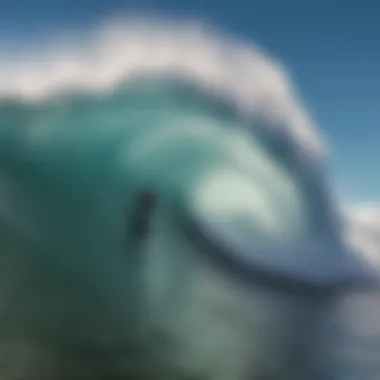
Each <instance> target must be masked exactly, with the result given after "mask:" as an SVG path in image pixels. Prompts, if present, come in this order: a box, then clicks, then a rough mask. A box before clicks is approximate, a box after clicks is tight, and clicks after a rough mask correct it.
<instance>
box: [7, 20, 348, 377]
mask: <svg viewBox="0 0 380 380" xmlns="http://www.w3.org/2000/svg"><path fill="white" fill-rule="evenodd" d="M0 98H1V101H0V121H1V126H0V169H1V183H0V191H1V193H0V195H1V198H0V222H2V224H1V225H0V226H2V227H1V228H2V229H0V233H2V234H3V237H2V239H3V240H2V241H1V242H2V244H5V243H4V242H6V244H14V243H15V241H14V240H15V239H13V240H12V239H11V242H9V239H10V238H9V236H12V235H10V234H9V233H8V232H9V231H8V230H9V229H10V230H12V228H13V230H14V231H17V233H18V235H19V236H22V237H23V238H24V240H26V241H28V242H29V244H30V245H31V246H34V244H37V247H43V248H44V250H42V252H43V254H42V255H41V256H38V260H37V261H38V263H39V264H41V265H39V266H38V268H36V267H35V265H34V266H33V265H32V264H33V260H32V258H34V257H35V256H30V257H29V256H28V255H25V256H22V255H23V252H24V253H25V252H26V251H28V249H27V248H25V247H24V251H23V250H22V249H21V251H20V252H21V253H20V255H21V256H17V260H18V261H17V260H10V262H8V261H7V262H4V266H3V267H6V268H9V267H11V268H12V270H16V271H17V270H21V269H22V273H23V274H24V276H30V278H29V277H28V281H29V280H30V283H28V281H26V285H25V283H24V282H22V284H23V286H24V288H23V289H24V291H26V290H28V292H29V295H30V296H29V298H30V301H31V302H34V304H33V308H30V309H25V307H23V305H20V303H18V302H17V300H16V301H14V299H13V298H12V297H11V296H10V294H11V293H10V294H5V299H6V300H7V301H6V302H9V304H7V305H8V306H9V305H10V306H11V308H10V309H9V310H13V311H14V312H15V314H17V315H18V316H19V317H18V318H15V319H14V320H11V322H12V323H10V325H12V326H13V328H15V327H14V326H16V327H17V328H19V327H20V326H22V328H23V329H26V331H28V332H29V333H30V334H32V336H39V337H40V336H43V337H45V338H46V335H49V334H52V335H51V336H54V337H55V338H57V339H58V338H59V339H63V338H62V335H63V334H62V331H61V327H60V326H61V325H60V323H58V322H57V321H59V322H61V319H60V318H63V316H64V315H66V316H67V315H68V317H70V318H74V317H75V316H78V315H80V316H81V318H82V319H80V320H79V321H78V322H77V325H76V326H75V329H74V330H73V331H69V332H68V331H65V333H66V335H67V336H65V338H67V339H69V338H71V339H74V340H75V339H78V337H77V336H75V333H77V334H78V336H79V337H81V338H83V339H84V340H85V341H86V339H87V340H88V339H90V340H91V339H94V340H97V343H99V341H101V342H102V343H103V344H105V345H106V344H109V342H111V345H112V344H114V345H116V343H119V342H120V340H123V339H124V338H125V335H123V334H121V331H122V332H123V333H124V334H126V333H129V334H130V333H131V331H130V330H128V332H126V331H125V328H124V326H125V319H124V318H125V317H126V315H128V314H130V310H131V304H130V303H128V302H132V301H133V302H135V301H136V300H131V298H133V297H131V296H130V293H131V290H130V289H127V290H126V283H127V282H128V281H126V278H129V277H130V278H136V276H134V275H133V274H134V273H133V271H131V272H128V274H131V276H129V275H126V268H125V261H124V260H125V255H124V253H125V246H124V244H125V236H124V233H125V228H126V226H125V219H126V213H127V214H128V212H130V210H131V203H133V199H134V198H133V197H134V195H133V194H134V191H136V188H138V185H141V184H144V185H146V184H147V183H148V184H149V186H151V185H152V184H153V186H156V190H157V192H158V194H159V196H160V197H161V198H162V199H163V200H164V202H165V201H167V198H170V194H172V193H171V191H173V188H175V189H180V190H181V192H180V191H178V193H176V195H177V196H178V197H180V199H181V200H182V208H183V209H186V210H185V211H189V212H187V213H185V214H186V217H188V218H192V220H195V222H196V223H197V224H198V225H199V226H201V227H203V228H204V232H205V235H207V237H208V239H209V240H213V241H214V242H217V243H219V245H218V244H216V246H218V247H219V248H220V247H221V246H227V247H228V248H230V252H233V253H234V254H235V256H236V257H237V260H238V261H241V262H243V264H244V265H245V266H247V267H248V266H252V265H254V264H255V263H256V264H257V263H259V264H263V266H264V268H265V269H266V270H270V269H271V270H275V272H276V271H277V272H281V274H284V273H285V274H287V275H290V276H293V277H296V278H297V279H300V278H301V279H302V280H310V279H311V280H313V281H312V283H313V286H314V285H321V284H325V283H326V282H331V281H332V282H333V283H335V281H338V280H341V279H342V277H345V276H348V275H352V276H353V277H354V276H355V270H354V269H353V268H352V266H351V267H350V265H348V264H347V267H346V265H345V261H350V260H349V258H348V254H347V252H346V249H347V251H348V250H349V248H348V247H349V245H350V243H349V244H347V245H346V242H345V241H344V236H343V235H344V229H343V224H342V223H343V222H342V220H343V219H342V218H341V215H339V213H338V211H337V210H338V208H339V207H338V204H337V202H336V199H335V198H334V194H333V190H332V189H330V183H329V182H330V181H329V178H328V176H327V173H326V172H325V166H326V157H325V149H324V144H323V142H322V140H321V138H320V136H319V134H318V133H317V132H316V130H315V129H314V126H313V123H312V122H311V119H310V117H309V115H308V112H307V111H306V109H305V108H304V107H303V105H302V102H301V100H300V98H299V96H298V95H297V92H296V91H295V89H294V86H293V85H292V83H291V80H290V78H289V76H288V74H287V72H286V70H285V69H284V68H283V67H282V65H281V64H280V63H279V62H277V61H275V60H274V59H273V58H271V57H268V56H267V55H266V54H264V53H263V52H262V51H261V50H260V49H258V48H257V47H255V46H251V45H249V44H245V43H241V42H239V41H238V40H236V39H234V38H232V37H230V36H227V35H225V34H223V33H221V32H218V31H215V30H214V29H211V28H208V27H206V26H204V25H202V24H199V23H194V22H183V21H181V22H178V21H173V20H171V21H170V20H164V21H163V20H160V21H157V20H145V21H144V20H139V21H131V20H127V21H126V20H123V21H118V22H114V21H112V22H110V23H105V24H104V25H103V26H102V27H100V28H98V29H95V30H93V31H91V32H86V33H83V34H78V35H75V36H74V37H73V38H71V39H70V38H64V39H63V42H62V41H60V42H59V43H54V44H52V45H50V46H44V47H39V48H37V47H36V48H35V49H32V50H31V51H28V52H25V53H20V54H19V57H18V61H17V62H16V63H14V62H12V63H10V62H9V60H8V59H7V58H6V57H4V56H1V55H0ZM176 164H178V167H177V166H176ZM128 181H129V182H128ZM168 194H169V195H168ZM181 197H182V198H181ZM169 204H170V205H171V207H174V206H172V204H171V203H170V202H169ZM167 207H168V210H169V211H170V212H173V214H170V215H172V216H173V215H176V217H177V218H178V219H177V222H176V223H173V220H171V221H169V222H168V221H167V219H170V218H168V217H166V218H165V217H163V216H162V215H161V214H160V217H162V218H163V220H164V221H163V222H162V224H158V227H157V228H158V230H159V231H160V232H161V234H159V233H158V232H156V231H155V230H154V231H153V234H152V235H153V236H152V238H151V240H149V246H148V248H147V249H148V251H149V252H148V253H149V255H148V259H147V260H148V264H150V266H149V268H148V269H147V273H150V274H151V275H150V276H149V275H148V274H147V275H146V276H147V277H142V278H144V279H145V281H146V283H144V287H143V289H144V292H148V293H149V296H150V297H151V299H150V301H149V302H151V304H150V303H149V302H148V301H146V302H147V305H148V304H149V306H147V305H146V307H149V308H151V309H149V310H152V313H153V311H154V313H153V314H154V316H155V317H156V320H154V323H153V324H152V326H153V327H154V326H158V327H159V328H161V330H164V333H165V334H166V333H168V336H169V338H170V339H172V340H171V342H170V345H169V346H170V347H166V348H165V347H160V345H161V343H163V342H162V341H158V343H157V342H156V343H157V344H158V346H159V347H158V349H157V351H158V352H160V350H161V351H162V352H163V353H164V354H167V356H168V357H169V359H168V358H167V357H166V358H165V360H169V361H171V364H173V361H174V362H175V361H177V362H178V363H177V364H178V366H180V367H181V370H182V371H184V372H185V373H186V371H190V372H191V371H193V372H194V371H195V370H197V371H198V370H199V371H201V372H202V371H205V372H204V373H208V377H207V380H211V379H219V380H222V379H231V378H234V379H240V378H241V379H244V378H245V377H244V376H245V375H243V374H241V373H240V372H239V371H242V368H244V371H245V370H246V369H247V368H246V367H247V366H250V365H251V360H253V359H252V357H253V356H255V355H256V356H255V358H261V359H260V360H259V359H257V363H256V364H257V369H253V368H250V370H255V371H258V372H259V370H260V371H261V370H262V371H263V373H266V372H268V371H269V372H268V373H270V372H271V371H276V369H274V367H275V366H276V365H277V364H278V363H276V365H272V364H271V363H270V361H272V362H275V360H274V359H276V358H277V359H278V358H280V359H279V363H281V360H282V359H283V358H281V355H283V352H284V351H286V349H285V350H284V351H281V352H277V351H276V350H282V349H283V348H284V346H281V345H280V344H276V342H277V339H278V338H279V337H281V339H282V341H281V342H282V343H281V344H284V341H286V339H287V338H286V336H285V335H286V334H287V332H286V331H289V326H293V328H294V320H295V319H292V316H294V315H296V314H297V313H298V311H299V308H298V306H299V304H300V303H302V302H301V301H299V300H297V301H294V299H292V297H291V296H289V297H285V298H281V297H279V296H278V295H276V296H273V294H270V292H268V291H267V292H265V291H261V290H258V291H257V292H256V290H255V291H248V290H247V288H245V287H244V286H242V285H241V284H240V281H236V283H232V284H231V280H230V278H229V277H228V276H227V277H225V275H224V274H223V275H222V274H221V273H222V272H221V271H220V272H218V271H217V270H216V269H215V268H212V269H210V267H209V266H207V265H206V264H205V261H204V260H200V262H201V263H202V265H201V264H200V262H199V261H198V260H199V256H202V255H199V254H198V256H197V257H198V259H195V258H194V256H196V254H195V253H194V252H195V251H197V250H196V249H195V248H194V246H193V244H192V242H191V239H189V240H186V237H184V236H183V234H181V230H180V227H181V223H180V222H179V221H180V220H181V217H183V215H182V214H181V215H182V216H181V217H180V216H178V215H177V214H175V213H174V211H173V210H172V209H171V208H170V207H169V206H167ZM128 215H129V214H128ZM172 219H175V218H174V217H173V218H172ZM128 220H129V219H128ZM220 220H222V221H224V223H219V221H220ZM165 223H167V224H165ZM4 226H5V228H4ZM169 227H170V228H169ZM160 228H161V229H160ZM165 228H166V232H165ZM14 231H13V232H14ZM168 231H170V233H168ZM165 233H166V235H165ZM341 235H342V236H341ZM4 236H5V237H4ZM121 236H122V238H121ZM162 236H164V237H162ZM63 237H65V238H67V237H69V239H63ZM253 237H254V238H253ZM5 238H8V241H7V240H6V239H5ZM184 239H185V240H184ZM127 240H128V239H127ZM58 242H60V243H62V248H59V247H60V244H58ZM220 243H222V244H220ZM11 246H12V245H11ZM157 247H163V248H162V249H158V248H157ZM169 247H172V249H169ZM268 247H269V249H268ZM172 251H173V252H174V253H175V254H172ZM18 252H19V251H18ZM46 253H47V254H46ZM105 253H106V254H105ZM153 253H154V254H155V255H153ZM157 255H158V258H159V260H158V259H157ZM129 256H132V255H129ZM41 257H42V258H41ZM236 257H235V258H236ZM26 258H27V259H26ZM128 259H129V260H132V261H133V260H134V259H135V257H132V258H131V257H129V258H128ZM149 260H150V261H149ZM157 260H158V261H157ZM24 262H27V263H29V264H30V265H31V267H30V268H32V269H30V270H29V269H28V270H25V268H24V266H23V265H20V263H21V264H22V263H24ZM129 264H130V263H129ZM17 265H19V266H18V267H17ZM20 268H21V269H20ZM348 268H349V270H350V271H351V272H350V271H349V270H348ZM45 270H46V273H48V274H49V276H50V277H49V281H50V282H48V286H46V285H47V284H46V283H45V284H43V285H45V287H44V289H45V288H46V289H47V290H46V291H47V293H44V292H41V288H37V289H34V288H33V286H30V284H32V285H33V281H34V280H35V279H36V278H37V277H38V279H41V281H42V279H43V278H44V277H43V276H42V275H41V273H42V274H43V275H44V274H46V273H45V272H44V271H45ZM129 270H131V269H130V268H129ZM149 271H153V272H149ZM144 273H145V272H144ZM179 273H180V276H181V278H179V277H178V274H179ZM54 274H55V275H54ZM163 274H164V275H165V276H163ZM40 275H41V276H40ZM70 276H71V280H70V281H72V282H73V283H74V284H76V285H77V286H78V287H79V289H80V290H81V292H73V291H72V290H71V294H69V295H68V296H67V294H66V295H65V296H66V298H64V299H65V302H67V304H66V306H67V307H66V309H65V312H63V310H62V309H61V308H58V309H55V308H54V305H56V303H53V307H50V306H49V305H48V304H47V302H46V300H47V299H49V300H51V298H49V297H52V295H54V294H56V293H54V292H53V290H55V291H57V289H58V290H59V291H61V292H62V287H61V283H60V282H59V281H60V279H62V278H63V279H65V280H66V281H68V278H69V277H70ZM1 281H3V284H2V285H3V286H2V288H4V289H9V283H12V281H11V280H10V279H9V277H6V276H2V277H1ZM23 281H24V280H23ZM70 281H69V283H71V282H70ZM37 282H38V281H37ZM28 284H29V287H28ZM128 284H129V285H131V284H130V283H128ZM182 284H186V286H189V288H187V287H186V286H182ZM237 284H239V285H237ZM40 285H41V284H40ZM140 285H141V284H140ZM201 285H202V286H201ZM20 286H21V285H20ZM134 286H135V287H132V288H131V289H134V290H136V292H137V293H136V294H139V295H141V294H143V295H144V296H146V294H145V293H141V292H142V290H141V288H139V287H137V288H136V286H138V285H136V284H134ZM21 287H22V286H21ZM49 291H51V292H52V293H49ZM74 293H75V294H74ZM12 294H13V293H12ZM41 294H43V295H44V296H46V298H44V297H43V296H41ZM89 294H90V295H89ZM81 297H82V298H83V297H84V298H85V299H87V300H88V301H89V302H88V303H83V302H81V299H82V298H81ZM86 297H87V298H86ZM171 297H174V298H175V297H179V298H175V300H173V299H172V298H171ZM134 298H138V297H134ZM142 298H143V297H142ZM280 298H281V299H280ZM126 299H128V302H127V301H126ZM143 301H144V302H145V300H143ZM70 302H72V304H70ZM176 302H179V303H180V304H181V305H182V306H181V308H180V309H181V310H178V308H177V309H176V308H175V307H174V306H175V305H174V303H176ZM137 303H138V302H137ZM73 305H75V307H76V308H77V309H74V308H73V307H72V306H73ZM37 306H38V307H37ZM48 306H49V307H48ZM56 306H57V305H56ZM174 309H175V310H174ZM36 310H46V312H49V313H51V314H48V316H49V318H51V321H54V322H55V323H52V325H51V328H48V327H47V326H46V324H45V323H43V322H44V320H43V318H42V315H41V314H38V312H37V311H36ZM110 310H112V313H111V312H110ZM218 310H225V311H226V313H219V312H218ZM21 311H23V312H21ZM59 311H61V312H62V314H59ZM33 313H37V314H33ZM65 313H68V314H65ZM178 313H179V314H178ZM145 314H149V313H147V312H146V313H145ZM220 314H222V315H220ZM297 315H298V314H297ZM140 316H141V315H140ZM278 316H281V318H278ZM44 318H47V317H46V316H44ZM145 318H146V316H145V315H144V316H141V319H142V320H144V321H145ZM150 318H152V317H150ZM280 319H281V321H280ZM189 320H190V322H191V323H190V322H189ZM31 321H33V323H31ZM192 321H195V322H194V324H192ZM251 321H255V323H256V324H255V323H253V324H252V323H251ZM253 325H254V326H253ZM57 326H59V328H58V329H57ZM152 326H150V327H152ZM273 326H275V328H273ZM49 327H50V326H49ZM94 331H96V333H94ZM263 331H265V332H267V333H268V334H269V333H271V335H270V339H269V338H268V337H269V335H268V336H265V337H264V340H263V336H262V335H261V334H262V332H263ZM74 332H75V333H74ZM205 332H206V333H205ZM255 334H257V335H255ZM94 335H95V337H94ZM296 335H297V334H296V333H294V334H293V335H292V337H295V336H296ZM205 336H207V338H209V339H208V340H207V342H206V341H205V340H204V337H205ZM255 337H259V338H260V339H261V340H260V339H259V338H257V341H258V342H259V343H260V342H264V341H265V344H264V346H265V347H264V346H260V344H259V345H257V346H256V347H252V344H253V343H252V340H253V341H254V343H255V342H256V340H255V339H253V338H255ZM284 337H285V338H284ZM156 338H157V337H156ZM51 339H52V338H51ZM230 339H231V340H233V341H234V343H236V344H237V346H236V347H237V348H236V349H237V352H239V354H241V355H240V356H241V357H237V356H239V355H233V352H232V351H231V349H230V347H229V344H227V341H229V340H230ZM279 339H280V338H279ZM290 340H291V339H290ZM104 342H106V343H104ZM185 343H186V344H185ZM288 343H289V342H285V346H286V345H287V344H288ZM176 344H177V346H176ZM289 344H290V343H289ZM254 345H255V344H253V346H254ZM259 346H260V347H259ZM173 347H175V350H174V349H173ZM231 347H232V346H231ZM281 347H282V348H281ZM156 348H157V347H156ZM250 350H253V351H252V352H254V353H255V355H252V356H250V357H249V358H247V357H246V356H247V355H248V353H250V352H251V351H250ZM276 352H277V353H276ZM155 354H156V353H155ZM268 358H271V360H269V359H268ZM174 359H175V360H174ZM272 359H273V360H272ZM240 360H242V361H243V363H240ZM255 360H256V359H255ZM215 363H222V364H221V365H220V368H222V369H223V371H222V372H218V371H219V370H220V368H219V369H216V370H215V368H213V365H214V364H215ZM211 367H212V368H211ZM213 370H215V371H216V372H215V373H214V372H212V371H213ZM224 370H225V371H224ZM207 371H208V372H207ZM210 371H211V372H212V373H209V372H210ZM258 372H257V373H258ZM202 373H203V372H202ZM200 378H202V377H200Z"/></svg>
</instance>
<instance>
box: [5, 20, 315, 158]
mask: <svg viewBox="0 0 380 380" xmlns="http://www.w3.org/2000/svg"><path fill="white" fill-rule="evenodd" d="M63 35H64V33H63ZM150 74H157V75H161V74H162V75H166V74H170V75H176V76H179V77H182V78H185V79H189V80H190V81H191V82H192V83H193V84H196V85H198V86H200V87H201V88H202V89H204V90H207V91H210V92H212V93H214V94H217V95H218V96H224V97H226V98H228V100H230V101H232V102H233V103H234V105H235V106H236V107H237V108H239V109H240V110H241V111H242V112H243V113H247V114H252V113H254V114H255V115H261V116H262V117H263V118H264V119H265V120H268V121H270V123H269V124H275V125H281V126H283V127H284V129H285V131H286V132H287V133H288V134H290V135H291V137H292V139H295V140H296V142H298V145H299V146H301V147H302V149H303V150H305V151H306V152H305V153H306V154H307V155H311V156H315V158H316V160H317V161H319V159H320V158H321V156H323V153H322V151H323V149H322V144H321V142H320V140H319V138H318V137H317V134H316V133H315V131H314V129H313V126H312V124H311V122H310V119H309V117H308V115H307V112H306V111H305V110H304V108H303V107H302V104H301V103H300V101H299V99H298V97H297V95H296V94H295V90H294V88H293V87H292V86H291V85H290V81H289V78H288V74H287V73H286V71H285V70H284V69H283V67H282V66H281V64H279V63H278V62H277V61H275V60H273V59H272V58H269V57H268V56H267V55H265V54H264V53H263V52H261V51H260V50H259V49H258V48H257V47H255V46H250V45H247V44H244V43H239V42H237V41H235V40H234V39H232V38H229V37H228V36H227V35H225V34H223V33H217V32H215V31H214V30H213V29H212V28H208V27H206V26H204V25H202V24H201V23H198V22H191V21H190V22H184V21H183V20H181V21H175V20H159V19H146V20H138V21H136V20H134V21H131V20H130V19H122V21H120V20H116V21H115V20H111V21H110V22H105V23H103V24H101V25H100V26H98V27H97V28H94V29H93V30H91V31H83V33H82V34H80V33H77V34H76V35H75V36H71V38H69V37H68V35H67V37H66V38H60V40H59V41H54V43H52V44H50V45H45V46H35V47H34V48H32V49H31V50H29V51H24V52H22V53H21V54H19V55H18V58H17V60H15V59H13V60H12V61H10V60H9V58H7V56H6V55H4V54H3V55H1V53H0V98H9V97H17V98H22V99H24V100H25V101H32V102H36V101H37V102H39V101H42V100H43V99H48V98H50V97H52V96H53V97H54V96H59V95H60V94H63V93H67V92H72V91H75V92H77V91H79V92H81V91H85V92H90V93H102V92H104V91H110V90H112V89H114V88H115V87H116V86H117V85H118V84H120V83H121V82H123V81H126V80H128V79H131V78H135V77H136V76H140V75H150Z"/></svg>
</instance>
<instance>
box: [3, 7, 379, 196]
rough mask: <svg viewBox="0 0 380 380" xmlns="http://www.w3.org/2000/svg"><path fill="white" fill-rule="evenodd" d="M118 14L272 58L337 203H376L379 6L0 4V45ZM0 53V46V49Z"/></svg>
mask: <svg viewBox="0 0 380 380" xmlns="http://www.w3.org/2000/svg"><path fill="white" fill-rule="evenodd" d="M123 9H132V10H150V11H152V10H153V11H157V10H158V11H160V12H162V13H164V14H168V13H169V14H174V15H175V14H179V15H189V16H195V17H198V18H199V17H202V18H203V19H205V20H206V21H207V20H210V21H211V22H212V23H214V24H217V25H219V26H222V27H223V28H225V29H227V30H232V31H233V32H235V33H236V34H238V35H241V36H243V37H244V38H246V39H249V40H251V41H253V42H255V43H257V44H259V45H261V46H263V47H264V48H265V49H266V50H268V51H269V52H270V53H272V54H274V55H275V56H276V57H278V58H279V59H280V60H281V61H282V62H283V63H284V64H285V65H286V67H287V68H288V69H289V70H290V72H291V74H292V75H293V77H294V79H295V82H296V85H297V87H298V88H299V89H300V91H301V94H302V97H303V99H304V101H305V102H306V104H307V106H308V108H309V110H310V111H311V114H312V116H313V118H314V120H315V121H316V122H317V124H318V126H319V128H320V129H321V131H322V132H323V134H324V135H325V137H326V138H327V140H328V143H329V145H330V147H331V153H332V154H331V164H332V174H333V175H334V176H335V178H336V185H337V186H338V189H339V192H340V193H341V194H342V195H343V197H344V199H346V200H347V201H349V202H351V201H353V202H370V201H374V202H379V201H380V168H379V166H380V127H379V124H380V48H379V38H380V23H379V14H380V3H378V2H377V1H375V0H362V1H359V0H351V1H344V0H335V1H331V0H319V1H305V0H287V1H283V0H260V1H255V0H236V1H233V2H232V1H228V2H227V1H224V2H223V1H222V0H189V1H183V0H131V1H120V0H108V1H107V0H91V1H90V0H82V1H81V0H66V1H60V0H53V1H51V0H50V1H42V0H35V1H33V0H13V1H12V2H10V1H2V2H1V3H0V44H5V43H8V44H9V43H10V41H12V43H13V41H15V43H17V44H23V45H24V44H28V43H34V42H35V41H37V40H38V39H41V38H42V39H45V38H46V36H48V35H49V34H50V32H51V31H54V30H60V29H61V28H67V25H74V26H82V25H86V24H88V23H93V22H96V21H97V20H98V19H101V18H103V17H104V16H105V15H107V14H110V15H112V14H114V13H115V12H117V11H119V10H123ZM0 47H1V45H0Z"/></svg>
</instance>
